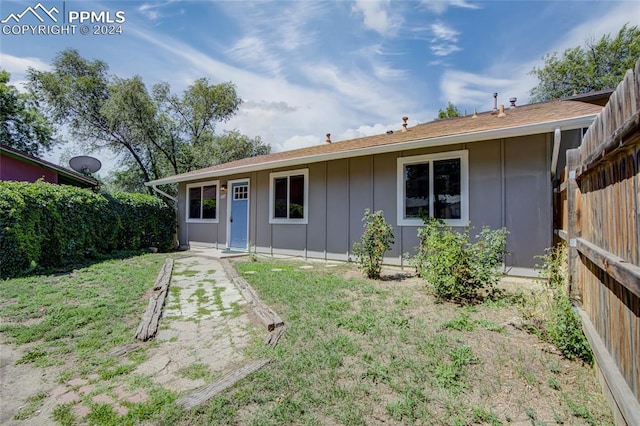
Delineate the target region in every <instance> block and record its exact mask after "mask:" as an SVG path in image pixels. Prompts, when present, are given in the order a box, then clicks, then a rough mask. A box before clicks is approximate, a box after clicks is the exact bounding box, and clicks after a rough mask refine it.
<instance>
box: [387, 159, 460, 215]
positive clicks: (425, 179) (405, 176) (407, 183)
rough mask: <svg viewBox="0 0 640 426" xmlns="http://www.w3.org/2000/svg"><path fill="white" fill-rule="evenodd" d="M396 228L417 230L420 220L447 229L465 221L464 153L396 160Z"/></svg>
mask: <svg viewBox="0 0 640 426" xmlns="http://www.w3.org/2000/svg"><path fill="white" fill-rule="evenodd" d="M397 202H398V225H399V226H420V225H422V223H423V221H422V219H421V218H422V217H423V216H426V217H435V218H437V219H442V220H443V221H444V222H445V223H446V224H448V225H451V226H465V225H467V222H468V221H469V161H468V151H466V150H464V151H451V152H443V153H438V154H428V155H417V156H414V157H400V158H398V200H397Z"/></svg>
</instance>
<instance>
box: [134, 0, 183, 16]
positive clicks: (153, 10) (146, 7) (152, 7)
mask: <svg viewBox="0 0 640 426" xmlns="http://www.w3.org/2000/svg"><path fill="white" fill-rule="evenodd" d="M176 1H178V0H168V1H157V2H154V3H143V4H141V5H140V6H139V7H138V9H137V10H138V12H140V13H141V14H142V15H143V16H144V17H146V18H147V19H148V20H150V21H157V20H158V19H160V18H164V15H163V14H162V9H163V8H165V7H166V6H168V5H170V4H172V3H175V2H176Z"/></svg>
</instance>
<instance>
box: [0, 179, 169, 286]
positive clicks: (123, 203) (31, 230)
mask: <svg viewBox="0 0 640 426" xmlns="http://www.w3.org/2000/svg"><path fill="white" fill-rule="evenodd" d="M175 220H176V219H175V213H174V211H173V209H172V208H171V207H169V206H167V205H166V204H165V203H164V202H163V201H162V200H160V199H159V198H157V197H153V196H150V195H144V194H126V193H115V194H112V195H101V194H96V193H94V192H92V191H90V190H86V189H81V188H76V187H73V186H66V185H52V184H49V183H45V182H36V183H27V182H0V277H1V278H7V277H14V276H17V275H23V274H25V273H28V272H30V271H32V270H33V269H35V268H45V269H47V268H55V267H60V266H65V265H69V264H73V263H78V262H82V261H83V260H84V259H87V258H96V257H99V256H100V255H105V254H109V253H112V252H114V251H117V250H131V249H138V248H143V247H149V246H155V247H158V249H160V250H163V251H166V250H170V249H171V248H172V244H173V238H174V233H175Z"/></svg>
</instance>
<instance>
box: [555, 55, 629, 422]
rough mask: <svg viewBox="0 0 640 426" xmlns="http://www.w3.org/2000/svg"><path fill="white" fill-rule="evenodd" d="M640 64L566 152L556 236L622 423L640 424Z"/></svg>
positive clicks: (601, 373)
mask: <svg viewBox="0 0 640 426" xmlns="http://www.w3.org/2000/svg"><path fill="white" fill-rule="evenodd" d="M639 87H640V61H638V63H637V64H636V67H635V69H634V70H629V71H628V72H627V74H626V75H625V78H624V80H623V81H622V82H621V83H620V84H619V85H618V88H617V89H616V91H615V92H614V93H613V94H612V96H611V98H610V99H609V103H608V104H607V105H606V106H605V108H604V109H603V110H602V112H601V113H600V114H599V115H598V117H597V118H596V120H595V121H594V123H593V124H592V125H591V126H590V127H589V129H588V131H587V132H586V133H585V135H584V137H583V139H582V143H581V145H580V147H579V148H577V149H573V150H569V151H567V168H566V170H565V173H564V178H563V179H564V181H563V182H562V184H561V185H560V198H559V200H557V204H556V216H557V221H558V222H560V223H561V224H562V228H563V229H560V230H557V232H556V234H557V235H558V236H559V237H561V238H562V239H564V240H566V241H567V243H568V247H569V250H568V262H569V276H570V277H569V282H570V291H571V293H572V294H573V295H574V296H575V297H576V300H577V310H578V312H579V313H580V315H581V317H582V322H583V328H584V330H585V334H586V336H587V338H588V340H589V342H590V343H591V347H592V349H593V351H594V355H595V359H596V363H597V367H598V368H597V371H598V373H599V378H600V382H601V384H602V386H603V390H604V392H605V395H606V396H607V398H608V399H609V401H610V405H611V408H612V410H613V412H614V416H615V417H616V423H618V424H628V425H640V403H639V401H640V253H639V251H640V250H639V245H640V90H639Z"/></svg>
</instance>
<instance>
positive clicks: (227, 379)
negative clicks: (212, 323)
mask: <svg viewBox="0 0 640 426" xmlns="http://www.w3.org/2000/svg"><path fill="white" fill-rule="evenodd" d="M269 362H271V360H269V359H259V360H257V361H252V362H250V363H248V364H245V365H243V366H242V367H240V368H237V369H235V370H233V371H230V372H228V373H227V374H225V375H224V376H222V377H220V378H219V379H218V380H216V381H215V382H213V383H210V384H208V385H206V386H203V387H201V388H200V389H197V390H196V391H194V392H192V393H190V394H189V395H185V396H183V397H182V398H180V399H178V400H177V401H176V403H177V404H178V405H179V406H181V407H182V408H184V409H185V410H189V409H191V408H194V407H197V406H198V405H201V404H203V403H205V402H207V401H208V400H210V399H211V398H213V397H214V396H216V395H218V394H219V393H220V392H222V391H224V390H225V389H227V388H230V387H231V386H233V385H235V384H236V383H237V382H239V381H240V380H242V379H244V378H245V377H247V376H248V375H249V374H251V373H253V372H255V371H258V370H259V369H261V368H262V367H264V366H265V365H267V364H268V363H269Z"/></svg>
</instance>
